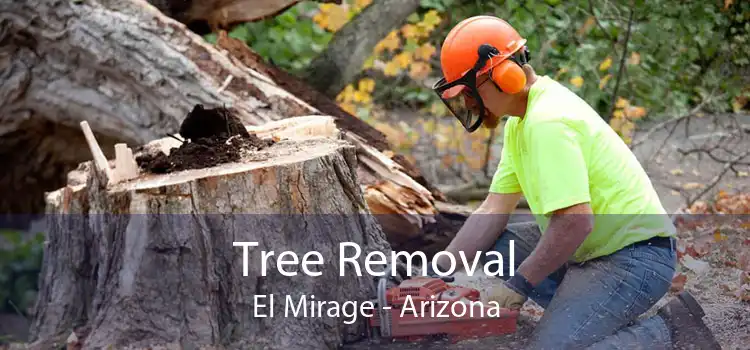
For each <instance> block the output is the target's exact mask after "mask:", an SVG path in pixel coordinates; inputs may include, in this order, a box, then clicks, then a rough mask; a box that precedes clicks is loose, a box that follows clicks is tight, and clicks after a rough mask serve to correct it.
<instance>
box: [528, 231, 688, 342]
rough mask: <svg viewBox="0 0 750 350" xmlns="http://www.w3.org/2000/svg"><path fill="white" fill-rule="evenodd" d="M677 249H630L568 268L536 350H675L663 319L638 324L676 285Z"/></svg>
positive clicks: (539, 327) (541, 328)
mask: <svg viewBox="0 0 750 350" xmlns="http://www.w3.org/2000/svg"><path fill="white" fill-rule="evenodd" d="M676 261H677V257H676V254H675V251H674V249H669V248H662V247H655V246H646V245H643V246H638V247H632V246H631V247H627V248H625V249H622V250H620V251H619V252H616V253H614V254H612V255H609V256H606V257H602V258H599V259H594V260H591V261H587V262H585V263H583V264H580V265H571V266H569V267H568V270H567V273H566V274H565V278H564V280H563V281H562V283H561V284H560V286H559V287H558V289H557V293H556V294H555V296H554V298H553V299H552V302H551V303H550V305H549V307H548V308H546V310H545V312H544V316H543V317H542V319H541V320H540V322H539V324H538V325H537V327H536V329H535V330H534V333H533V334H532V337H531V339H530V344H529V348H530V349H582V348H589V349H670V348H671V345H670V343H671V339H670V336H669V330H668V328H667V326H666V324H665V323H664V321H663V320H662V319H661V317H659V316H653V317H651V318H648V319H645V320H642V321H638V322H636V320H637V318H638V317H639V316H640V315H641V314H643V313H644V312H646V311H648V310H649V309H650V308H651V307H652V306H653V305H654V304H655V303H656V302H657V301H658V300H659V299H660V298H661V297H662V296H664V295H665V294H666V293H667V291H668V290H669V287H670V285H671V280H672V276H673V274H674V271H675V264H676Z"/></svg>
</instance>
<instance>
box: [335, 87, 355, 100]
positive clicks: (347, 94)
mask: <svg viewBox="0 0 750 350" xmlns="http://www.w3.org/2000/svg"><path fill="white" fill-rule="evenodd" d="M353 94H354V87H353V86H352V84H349V85H347V86H345V87H344V90H341V92H340V93H339V95H338V96H337V97H336V101H337V102H350V101H351V99H352V95H353Z"/></svg>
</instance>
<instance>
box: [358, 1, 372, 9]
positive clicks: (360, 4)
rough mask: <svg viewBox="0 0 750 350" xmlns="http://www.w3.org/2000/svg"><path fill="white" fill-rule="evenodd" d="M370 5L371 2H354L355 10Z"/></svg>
mask: <svg viewBox="0 0 750 350" xmlns="http://www.w3.org/2000/svg"><path fill="white" fill-rule="evenodd" d="M370 3H372V0H355V1H354V4H355V6H356V9H363V8H365V7H367V6H370Z"/></svg>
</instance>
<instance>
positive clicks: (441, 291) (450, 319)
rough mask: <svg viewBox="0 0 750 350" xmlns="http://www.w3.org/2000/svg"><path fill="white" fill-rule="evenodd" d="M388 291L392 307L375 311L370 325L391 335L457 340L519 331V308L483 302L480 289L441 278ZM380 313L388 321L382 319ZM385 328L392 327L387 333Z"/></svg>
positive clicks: (407, 282)
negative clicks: (450, 282) (380, 312)
mask: <svg viewBox="0 0 750 350" xmlns="http://www.w3.org/2000/svg"><path fill="white" fill-rule="evenodd" d="M385 294H386V295H385V298H384V299H385V300H386V301H387V304H388V305H387V307H389V308H388V309H386V310H384V313H383V314H378V313H375V314H374V315H373V317H371V318H370V322H369V325H370V327H372V328H373V329H377V330H378V332H379V333H380V334H385V335H387V336H390V337H392V338H396V339H403V340H407V341H416V340H420V339H423V338H426V337H430V336H435V335H447V336H448V337H449V338H450V340H451V341H453V342H456V341H459V340H464V339H471V338H481V337H488V336H498V335H504V334H509V333H514V332H516V330H517V323H516V322H517V320H518V314H519V312H518V311H516V310H510V309H502V308H498V307H496V306H493V305H489V304H482V303H481V299H480V293H479V291H478V290H476V289H473V288H466V287H460V286H452V285H449V284H448V283H446V282H445V281H443V280H442V279H440V278H430V277H414V278H411V279H407V280H405V281H404V282H402V283H401V284H400V285H399V286H398V287H394V288H389V289H387V291H386V293H385ZM382 299H383V298H381V300H382ZM456 303H462V304H463V306H462V305H454V304H456ZM380 306H381V305H378V306H377V307H378V308H379V307H380ZM381 315H385V317H388V318H389V320H385V321H386V322H383V320H382V319H381ZM389 326H390V327H389ZM384 327H389V328H390V330H389V331H387V330H386V332H384V330H383V329H382V328H384Z"/></svg>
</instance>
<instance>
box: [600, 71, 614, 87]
mask: <svg viewBox="0 0 750 350" xmlns="http://www.w3.org/2000/svg"><path fill="white" fill-rule="evenodd" d="M611 78H612V74H607V75H606V76H605V77H604V78H602V79H601V80H600V81H599V90H602V89H604V87H605V86H607V82H608V81H609V79H611Z"/></svg>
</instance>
